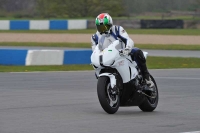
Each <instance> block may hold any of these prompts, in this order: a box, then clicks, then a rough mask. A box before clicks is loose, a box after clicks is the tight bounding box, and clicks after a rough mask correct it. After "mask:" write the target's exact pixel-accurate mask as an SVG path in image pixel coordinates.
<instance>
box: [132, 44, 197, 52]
mask: <svg viewBox="0 0 200 133" xmlns="http://www.w3.org/2000/svg"><path fill="white" fill-rule="evenodd" d="M135 46H136V47H138V48H140V49H154V50H194V51H200V45H181V44H136V45H135Z"/></svg>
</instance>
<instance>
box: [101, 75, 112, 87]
mask: <svg viewBox="0 0 200 133" xmlns="http://www.w3.org/2000/svg"><path fill="white" fill-rule="evenodd" d="M102 76H107V77H109V78H110V83H111V87H112V88H113V87H114V86H115V85H116V78H115V76H114V75H113V74H110V73H103V74H100V75H99V77H102Z"/></svg>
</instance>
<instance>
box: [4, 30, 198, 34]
mask: <svg viewBox="0 0 200 133" xmlns="http://www.w3.org/2000/svg"><path fill="white" fill-rule="evenodd" d="M126 31H127V33H128V34H157V35H200V29H126ZM0 33H70V34H85V33H88V34H94V33H96V29H95V28H94V29H85V30H0Z"/></svg>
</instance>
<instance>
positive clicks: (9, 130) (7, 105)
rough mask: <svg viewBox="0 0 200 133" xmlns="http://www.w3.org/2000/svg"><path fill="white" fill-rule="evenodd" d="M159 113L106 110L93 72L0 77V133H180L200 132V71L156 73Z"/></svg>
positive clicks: (158, 71) (154, 71)
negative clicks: (100, 100)
mask: <svg viewBox="0 0 200 133" xmlns="http://www.w3.org/2000/svg"><path fill="white" fill-rule="evenodd" d="M150 72H151V73H152V75H153V76H154V77H155V79H156V82H157V84H158V88H159V94H160V100H159V104H158V107H157V108H156V110H155V111H154V112H150V113H144V112H142V111H140V109H139V108H138V107H123V108H119V110H118V112H117V113H116V114H114V115H109V114H107V113H105V112H104V111H103V109H102V108H101V106H100V104H99V102H98V98H97V93H96V83H97V80H96V79H95V76H94V72H93V71H85V72H42V73H39V72H38V73H37V72H36V73H0V133H102V132H103V133H180V132H189V131H200V87H199V86H200V69H172V70H150Z"/></svg>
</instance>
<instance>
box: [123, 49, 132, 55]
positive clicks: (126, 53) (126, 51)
mask: <svg viewBox="0 0 200 133" xmlns="http://www.w3.org/2000/svg"><path fill="white" fill-rule="evenodd" d="M130 52H131V49H129V48H125V49H124V50H123V55H129V53H130Z"/></svg>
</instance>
